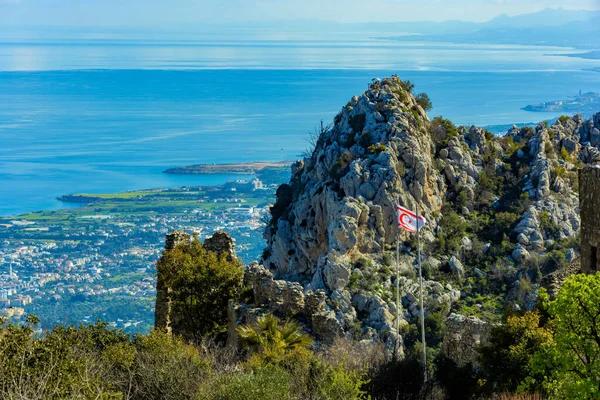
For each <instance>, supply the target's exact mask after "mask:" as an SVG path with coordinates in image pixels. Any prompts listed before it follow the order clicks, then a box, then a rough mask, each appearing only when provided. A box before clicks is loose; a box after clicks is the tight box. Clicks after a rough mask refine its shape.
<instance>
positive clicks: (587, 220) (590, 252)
mask: <svg viewBox="0 0 600 400" xmlns="http://www.w3.org/2000/svg"><path fill="white" fill-rule="evenodd" d="M579 207H580V212H581V270H582V272H584V273H595V272H597V271H599V270H600V165H598V164H591V165H588V166H586V167H585V168H583V169H581V170H580V171H579Z"/></svg>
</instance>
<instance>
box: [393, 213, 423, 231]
mask: <svg viewBox="0 0 600 400" xmlns="http://www.w3.org/2000/svg"><path fill="white" fill-rule="evenodd" d="M397 209H398V227H400V228H402V229H404V230H407V231H409V232H413V233H414V232H416V231H417V229H418V230H421V228H423V225H425V223H426V222H427V221H426V220H425V218H423V217H422V216H421V215H419V216H418V217H417V214H415V213H414V212H412V211H410V210H408V209H406V208H404V207H400V206H397Z"/></svg>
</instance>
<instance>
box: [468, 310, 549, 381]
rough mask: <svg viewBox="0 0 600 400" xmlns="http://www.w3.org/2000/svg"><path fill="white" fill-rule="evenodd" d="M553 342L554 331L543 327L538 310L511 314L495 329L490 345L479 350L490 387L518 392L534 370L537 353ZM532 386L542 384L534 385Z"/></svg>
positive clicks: (490, 338) (491, 335) (492, 332)
mask: <svg viewBox="0 0 600 400" xmlns="http://www.w3.org/2000/svg"><path fill="white" fill-rule="evenodd" d="M550 343H552V332H551V331H550V330H549V329H548V328H544V327H541V326H540V315H539V314H537V313H535V312H526V313H525V314H523V315H522V316H511V317H508V319H507V320H506V322H505V323H504V324H502V325H499V326H497V327H495V328H493V329H492V331H491V333H490V337H489V340H488V344H486V345H483V346H482V347H481V348H480V349H479V353H480V355H481V359H480V361H481V366H482V369H483V373H484V375H485V376H486V378H487V379H488V386H489V387H488V389H489V390H490V391H493V392H504V391H509V392H514V391H516V390H517V388H518V387H519V385H521V384H522V383H523V382H524V381H525V379H526V378H528V377H531V375H532V373H533V372H532V370H531V368H530V362H531V361H532V360H533V357H534V354H535V353H536V352H537V351H538V350H540V349H541V348H542V347H543V346H546V345H548V344H550ZM538 378H539V377H538ZM529 380H530V381H531V378H530V379H529ZM529 388H530V389H535V388H538V387H536V385H533V386H531V385H530V386H529Z"/></svg>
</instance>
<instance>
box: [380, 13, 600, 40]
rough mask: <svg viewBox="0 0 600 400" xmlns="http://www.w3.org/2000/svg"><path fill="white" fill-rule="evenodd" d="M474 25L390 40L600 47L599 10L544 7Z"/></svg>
mask: <svg viewBox="0 0 600 400" xmlns="http://www.w3.org/2000/svg"><path fill="white" fill-rule="evenodd" d="M446 26H447V27H448V28H449V27H450V25H446ZM471 27H472V28H474V29H472V30H471V31H465V30H456V31H453V30H451V29H449V30H448V31H446V32H444V33H443V34H442V33H440V32H436V31H430V32H429V33H427V34H423V35H418V36H397V37H393V38H388V39H393V40H413V41H414V40H419V41H446V42H447V41H450V42H460V43H494V44H522V45H546V46H567V47H576V48H582V49H590V48H591V49H596V48H600V12H599V11H576V10H564V9H545V10H542V11H539V12H536V13H531V14H522V15H517V16H514V17H509V16H507V15H501V16H499V17H496V18H494V19H492V20H490V21H488V22H485V23H482V24H474V25H471Z"/></svg>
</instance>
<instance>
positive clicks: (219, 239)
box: [204, 231, 235, 260]
mask: <svg viewBox="0 0 600 400" xmlns="http://www.w3.org/2000/svg"><path fill="white" fill-rule="evenodd" d="M204 249H206V250H208V251H212V252H214V253H218V254H221V253H226V254H227V257H228V258H229V260H233V259H234V258H235V240H234V239H233V238H232V237H231V236H229V234H227V233H225V232H220V231H219V232H216V233H215V234H214V235H212V236H211V237H209V238H206V240H205V241H204Z"/></svg>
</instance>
